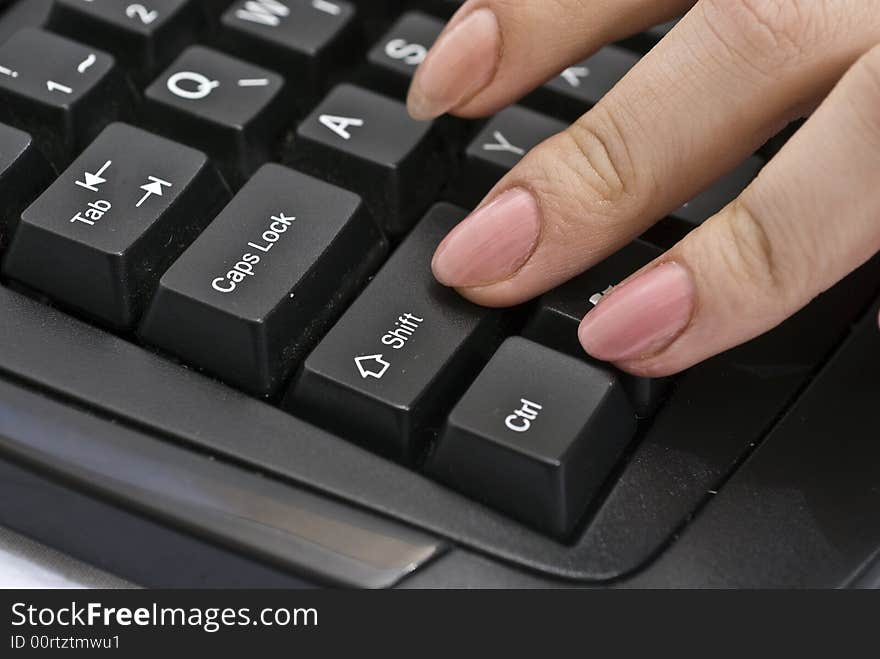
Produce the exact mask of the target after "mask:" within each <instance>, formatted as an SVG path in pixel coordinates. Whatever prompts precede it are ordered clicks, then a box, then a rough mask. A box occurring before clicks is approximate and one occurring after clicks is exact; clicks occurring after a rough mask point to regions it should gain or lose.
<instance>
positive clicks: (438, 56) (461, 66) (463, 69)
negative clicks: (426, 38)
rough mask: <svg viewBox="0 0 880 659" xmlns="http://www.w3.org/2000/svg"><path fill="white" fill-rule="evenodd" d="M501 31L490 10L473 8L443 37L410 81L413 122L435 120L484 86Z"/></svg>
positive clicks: (493, 64)
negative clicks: (473, 9) (414, 120)
mask: <svg viewBox="0 0 880 659" xmlns="http://www.w3.org/2000/svg"><path fill="white" fill-rule="evenodd" d="M500 52H501V31H500V29H499V28H498V19H497V18H495V14H494V13H493V12H492V10H491V9H477V10H476V11H474V12H472V13H471V14H469V15H468V16H467V17H465V18H464V19H462V20H461V21H460V22H459V23H457V24H456V25H455V26H454V27H452V29H450V30H449V31H448V32H446V33H445V34H443V35H442V36H441V37H440V39H439V40H438V41H437V43H435V44H434V46H433V48H431V51H430V52H429V53H428V56H427V58H426V59H425V61H424V62H422V64H421V66H419V69H418V71H416V75H415V78H413V82H412V85H411V87H410V90H409V97H408V98H407V107H408V108H409V113H410V115H412V117H413V118H414V119H419V120H427V119H434V118H436V117H439V116H440V115H441V114H443V113H445V112H448V111H449V110H451V109H452V108H454V107H456V106H457V105H459V104H460V103H462V102H463V101H465V100H467V99H469V98H470V97H471V96H473V95H474V94H476V93H477V92H478V91H480V90H481V89H482V88H483V87H485V86H486V85H488V84H489V83H490V82H491V80H492V78H493V77H494V75H495V69H496V68H497V67H498V57H499V54H500Z"/></svg>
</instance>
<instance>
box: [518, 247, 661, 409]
mask: <svg viewBox="0 0 880 659" xmlns="http://www.w3.org/2000/svg"><path fill="white" fill-rule="evenodd" d="M662 253H663V252H662V250H660V249H658V248H656V247H653V246H652V245H649V244H647V243H643V242H640V241H635V242H633V243H631V244H630V245H627V246H626V247H624V248H623V249H622V250H620V251H619V252H617V253H616V254H614V255H612V256H610V257H608V258H607V259H605V260H604V261H602V262H601V263H598V264H597V265H595V266H593V267H592V268H590V269H589V270H588V271H587V272H585V273H583V274H582V275H579V276H577V277H575V278H574V279H572V280H571V281H568V282H566V283H565V284H563V285H562V286H559V287H558V288H556V289H554V290H552V291H549V292H548V293H545V294H544V295H542V296H541V297H540V298H539V299H538V303H537V308H536V310H535V312H534V315H533V316H532V318H531V319H530V320H529V322H528V324H527V325H526V327H525V329H524V330H523V336H525V337H527V338H529V339H532V340H533V341H537V342H538V343H542V344H544V345H546V346H549V347H551V348H553V349H555V350H561V351H562V352H565V353H567V354H569V355H573V356H576V357H579V358H581V359H585V360H589V359H590V358H589V357H588V356H587V355H586V353H585V352H584V350H583V348H582V347H581V345H580V342H579V341H578V335H577V331H578V326H579V325H580V323H581V320H582V319H583V317H584V316H585V315H586V314H587V312H588V311H589V310H590V309H592V307H593V303H592V302H591V300H595V297H594V296H596V295H597V294H600V295H601V294H602V293H603V292H604V291H606V290H607V289H608V288H609V287H610V286H615V285H617V284H619V283H620V282H622V281H623V280H624V279H626V278H627V277H629V276H630V275H631V274H633V273H634V272H636V271H637V270H639V269H641V268H642V267H644V266H645V265H647V264H648V263H650V262H651V261H653V260H654V259H655V258H657V257H658V256H660V255H661V254H662ZM618 378H619V380H620V382H621V384H622V385H623V387H624V389H625V390H626V392H627V394H628V395H629V398H630V401H631V402H632V405H633V407H634V408H635V410H636V412H637V414H638V416H640V417H647V416H650V415H651V414H652V413H653V412H654V410H655V409H656V408H657V406H658V404H659V403H660V402H661V401H662V399H663V396H664V394H665V393H666V391H667V389H668V387H669V384H670V379H669V378H659V379H652V378H639V377H636V376H634V375H629V374H626V373H620V374H619V376H618Z"/></svg>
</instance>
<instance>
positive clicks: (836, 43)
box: [434, 0, 880, 306]
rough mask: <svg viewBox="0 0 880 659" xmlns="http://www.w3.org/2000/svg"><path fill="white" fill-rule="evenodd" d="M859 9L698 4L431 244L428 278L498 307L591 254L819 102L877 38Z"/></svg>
mask: <svg viewBox="0 0 880 659" xmlns="http://www.w3.org/2000/svg"><path fill="white" fill-rule="evenodd" d="M869 5H871V3H864V2H862V1H861V0H836V1H832V0H817V1H816V2H811V3H793V2H787V3H777V2H765V1H763V0H738V1H737V2H730V1H729V0H702V1H701V2H700V3H699V4H697V5H696V6H695V7H694V9H693V10H692V11H690V12H689V13H688V14H687V15H686V16H685V17H684V18H683V19H682V20H681V21H680V22H679V23H678V25H677V26H676V28H675V30H673V32H672V33H671V34H670V35H669V37H667V38H666V39H664V40H663V41H661V42H660V43H659V44H658V45H657V46H656V47H655V48H654V49H653V50H652V51H651V52H650V53H649V54H648V55H647V56H645V57H644V58H643V59H642V60H641V61H640V62H639V63H638V64H637V65H636V66H635V67H634V68H633V69H632V70H631V71H630V72H629V73H628V74H627V75H626V76H625V77H624V78H623V80H621V82H620V83H618V85H617V86H616V87H615V88H614V89H613V90H612V91H611V92H610V93H609V94H607V95H606V96H605V97H604V98H603V100H602V101H601V102H600V103H599V104H597V105H596V107H594V108H593V109H592V110H591V111H590V112H588V113H587V114H586V115H584V117H582V118H581V119H580V120H579V121H578V122H576V123H575V124H574V125H573V126H572V127H571V128H570V129H568V130H567V131H566V132H564V133H563V134H561V135H558V136H556V137H554V138H551V139H550V140H548V141H547V142H545V143H544V144H543V145H541V146H539V147H537V148H536V149H534V150H533V151H532V152H531V153H530V154H528V155H527V156H526V157H525V158H524V159H523V160H522V161H520V163H519V165H518V166H517V167H515V168H514V169H513V170H512V171H511V172H510V173H509V174H508V175H507V176H506V177H505V178H504V179H502V181H501V182H500V183H499V184H498V185H497V186H496V187H495V189H494V190H493V191H492V192H491V193H490V194H489V197H487V199H488V200H490V201H492V202H494V203H491V204H488V205H485V206H484V207H481V208H480V209H479V210H478V211H477V212H475V213H474V214H472V215H471V216H470V217H469V218H467V219H466V220H465V221H464V222H463V223H462V224H461V225H459V226H458V227H457V228H456V229H455V230H454V231H453V232H452V233H451V234H450V235H449V236H448V237H447V238H446V239H445V240H444V241H443V243H441V245H440V247H439V248H438V250H437V253H436V254H435V258H434V273H435V275H436V276H437V278H438V280H439V281H441V282H442V283H444V284H446V285H448V286H453V287H455V288H457V289H458V290H459V291H460V292H461V293H462V294H463V295H465V296H466V297H468V298H470V299H471V300H473V301H475V302H478V303H480V304H486V305H490V306H505V305H511V304H517V303H519V302H522V301H524V300H527V299H530V298H531V297H534V296H535V295H538V294H540V293H542V292H544V291H546V290H548V289H550V288H552V287H554V286H557V285H558V284H560V283H562V282H563V281H565V280H567V279H569V278H571V277H573V276H574V275H577V274H579V273H580V272H583V271H584V270H586V269H587V268H588V267H590V266H591V265H593V264H595V263H597V262H598V261H600V260H602V259H604V258H605V257H607V256H608V255H609V254H610V253H612V252H614V251H615V250H616V249H618V248H619V247H621V246H622V245H623V244H625V243H626V242H628V241H629V240H631V239H632V238H634V237H635V236H637V235H639V234H641V233H642V232H643V231H644V230H645V229H646V228H647V227H648V226H650V224H652V223H653V222H655V221H656V220H657V219H659V218H660V217H663V216H664V215H666V214H668V213H670V212H672V211H673V210H674V209H675V208H678V207H679V206H681V204H683V203H684V202H686V201H687V200H688V199H690V198H692V197H693V196H694V195H695V194H696V193H698V192H699V191H700V190H702V189H704V188H705V187H707V186H708V185H709V184H710V183H711V182H712V181H713V180H715V179H716V178H718V177H719V176H721V175H722V174H724V173H725V172H726V171H729V170H730V169H732V168H734V167H735V166H736V165H737V164H738V163H739V162H741V161H742V160H743V159H744V158H746V157H747V156H748V155H749V154H751V153H752V152H754V151H755V150H756V149H757V148H758V147H759V146H760V145H761V144H763V143H764V142H765V141H766V140H767V139H769V138H770V137H771V136H772V135H773V134H775V133H776V132H777V131H778V130H779V129H780V128H781V127H782V126H783V125H785V124H786V123H787V122H788V121H790V120H791V119H793V118H796V117H798V116H800V115H801V114H802V113H803V111H804V108H808V107H813V106H814V105H815V103H816V99H818V98H821V97H823V96H824V95H826V94H827V92H828V90H829V89H831V87H832V86H833V85H834V83H835V82H836V81H837V80H839V79H840V76H841V75H843V73H844V72H845V71H846V69H847V68H848V67H849V66H851V65H852V63H853V62H854V61H855V60H856V59H857V58H858V56H859V55H861V54H862V53H864V52H865V51H867V50H869V49H870V48H871V47H872V46H873V45H874V44H875V43H877V41H878V40H880V12H876V11H873V10H872V9H871V7H870V6H869ZM749 8H750V9H749ZM832 11H833V12H836V13H833V14H832V13H831V12H832ZM822 12H825V13H824V14H823V13H822ZM756 14H758V15H759V16H760V18H756ZM499 235H503V238H501V239H499V238H498V236H499Z"/></svg>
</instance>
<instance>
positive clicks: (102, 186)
mask: <svg viewBox="0 0 880 659" xmlns="http://www.w3.org/2000/svg"><path fill="white" fill-rule="evenodd" d="M227 200H228V193H227V192H226V190H225V187H224V186H223V184H222V181H221V179H220V177H219V175H218V174H217V173H216V171H215V170H214V169H213V167H212V166H211V165H210V164H209V162H208V160H207V158H206V157H205V156H204V155H203V154H202V153H200V152H198V151H195V150H193V149H190V148H188V147H184V146H182V145H180V144H176V143H174V142H171V141H169V140H166V139H164V138H160V137H157V136H155V135H152V134H150V133H147V132H144V131H142V130H140V129H137V128H134V127H132V126H128V125H126V124H112V125H111V126H109V127H107V129H106V130H105V131H104V132H103V133H101V135H99V136H98V139H97V140H95V142H94V143H93V144H92V145H91V146H90V147H89V148H88V149H86V150H85V152H83V154H82V155H81V156H80V157H79V158H77V159H76V161H75V162H74V163H73V164H72V165H71V166H70V167H69V168H68V169H67V170H66V171H65V172H64V173H63V174H62V175H61V176H60V177H59V178H58V180H56V181H55V183H53V184H52V186H51V187H49V189H48V190H47V191H46V192H44V193H43V194H42V195H41V196H40V197H39V198H38V199H37V200H36V201H35V202H34V203H33V204H32V205H31V206H29V207H28V208H27V210H25V212H24V213H23V214H22V217H21V222H20V224H19V226H18V229H17V230H16V232H15V236H14V237H13V240H12V244H11V245H10V247H9V252H8V254H7V256H6V261H5V263H4V267H3V271H4V273H5V274H6V275H7V276H9V277H10V278H12V279H15V280H18V281H21V282H23V283H25V284H27V285H29V286H31V287H33V288H36V289H37V290H40V291H43V292H45V293H47V294H48V295H49V296H50V297H52V298H55V299H57V300H59V301H61V302H63V303H65V304H67V305H69V306H72V307H75V308H77V309H79V310H81V311H83V312H85V313H86V314H88V315H90V316H92V317H94V318H96V319H99V320H101V321H103V322H105V323H107V324H109V325H111V326H113V327H117V328H121V329H125V328H130V327H131V326H132V325H133V324H134V323H135V322H136V321H137V319H138V317H139V316H140V314H141V311H142V309H143V306H144V304H145V303H146V302H147V300H148V299H149V297H150V295H151V294H152V291H153V289H154V287H155V284H156V282H157V281H158V279H159V277H160V276H161V274H162V272H163V271H164V269H165V268H167V267H168V266H169V265H170V264H171V263H172V262H173V261H174V259H175V258H176V257H177V256H178V255H179V254H180V253H181V252H182V251H183V250H184V248H185V247H186V246H187V245H188V244H189V243H190V241H192V240H193V238H195V236H196V235H197V234H198V232H199V231H200V230H201V229H202V228H203V227H204V226H205V225H206V224H207V223H208V222H209V221H210V219H211V218H212V217H214V215H215V214H216V213H217V211H219V208H220V207H221V206H222V204H223V203H225V202H226V201H227Z"/></svg>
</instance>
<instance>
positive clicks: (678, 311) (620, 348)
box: [578, 261, 696, 364]
mask: <svg viewBox="0 0 880 659" xmlns="http://www.w3.org/2000/svg"><path fill="white" fill-rule="evenodd" d="M695 308H696V287H695V285H694V282H693V279H692V277H691V274H690V272H689V271H688V270H687V269H686V268H684V267H683V266H682V265H680V264H678V263H676V262H675V261H668V262H666V263H661V264H659V265H657V266H655V267H653V268H651V269H650V270H647V271H646V272H644V273H643V274H641V275H639V276H637V277H636V278H634V279H631V280H629V281H627V282H626V283H625V284H623V285H621V286H619V287H617V288H615V289H613V290H612V291H611V293H610V294H609V295H608V296H607V297H606V298H604V299H603V300H601V301H600V302H599V303H598V304H597V305H596V307H595V308H594V309H593V310H592V311H590V312H589V313H588V314H587V315H586V316H585V317H584V319H583V320H582V321H581V324H580V327H579V328H578V340H579V341H580V344H581V346H582V347H583V349H584V350H585V351H586V352H587V354H589V355H590V356H592V357H594V358H596V359H599V360H601V361H606V362H614V363H631V364H635V363H637V362H638V361H640V360H643V359H645V358H647V357H650V356H653V355H657V354H659V353H661V352H662V351H664V350H665V349H666V348H668V347H669V346H670V345H671V344H672V343H673V342H674V341H675V340H676V339H678V337H680V336H681V335H682V333H684V331H685V330H686V329H687V327H688V325H689V324H690V322H691V318H692V316H693V314H694V309H695Z"/></svg>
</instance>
